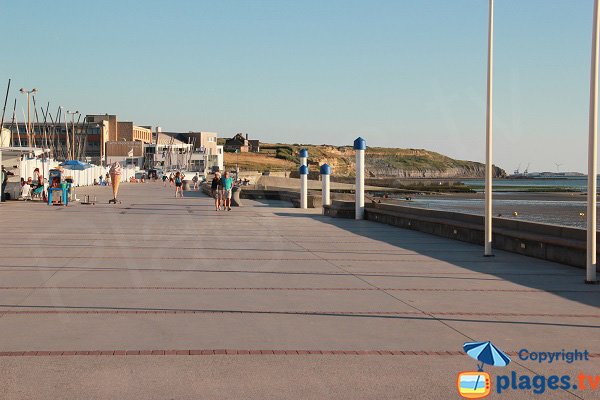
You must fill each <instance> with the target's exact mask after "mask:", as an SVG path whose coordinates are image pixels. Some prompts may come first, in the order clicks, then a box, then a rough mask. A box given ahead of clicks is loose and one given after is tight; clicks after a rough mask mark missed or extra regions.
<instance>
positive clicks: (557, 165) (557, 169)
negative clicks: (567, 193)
mask: <svg viewBox="0 0 600 400" xmlns="http://www.w3.org/2000/svg"><path fill="white" fill-rule="evenodd" d="M554 165H556V172H557V173H559V172H560V166H561V165H562V164H559V163H554Z"/></svg>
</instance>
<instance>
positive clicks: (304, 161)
mask: <svg viewBox="0 0 600 400" xmlns="http://www.w3.org/2000/svg"><path fill="white" fill-rule="evenodd" d="M300 165H306V166H308V150H306V149H302V150H300Z"/></svg>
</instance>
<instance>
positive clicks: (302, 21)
mask: <svg viewBox="0 0 600 400" xmlns="http://www.w3.org/2000/svg"><path fill="white" fill-rule="evenodd" d="M495 3H496V4H495V49H494V59H495V61H494V162H495V164H497V165H498V166H500V167H502V168H505V169H506V170H507V171H509V172H512V171H513V170H514V169H516V168H517V167H518V166H519V165H520V166H521V170H522V169H524V168H525V167H527V165H530V166H529V170H530V171H556V170H557V166H556V164H562V165H560V166H559V167H558V168H559V169H560V171H581V172H585V170H586V168H587V167H586V165H587V137H588V113H589V110H588V109H589V79H590V52H591V36H592V10H593V0H496V2H495ZM487 13H488V1H487V0H389V1H388V0H375V1H367V0H365V1H356V0H341V1H337V0H319V1H313V0H296V1H288V0H272V1H267V0H261V1H255V0H245V1H244V0H239V1H234V0H221V1H201V0H170V1H164V0H163V1H158V0H144V1H142V0H139V1H133V0H102V1H100V0H95V1H91V0H78V1H76V0H53V1H45V0H44V1H41V0H29V1H23V0H0V32H1V35H0V51H1V54H2V59H1V60H0V92H2V93H3V92H4V90H5V88H6V86H5V85H6V83H7V82H8V79H9V78H11V79H12V88H11V93H10V97H9V99H10V100H9V104H12V99H13V98H14V97H15V96H16V97H17V100H18V102H19V103H18V107H19V108H20V107H21V106H23V107H24V106H26V103H25V98H24V96H23V95H21V94H19V93H18V89H19V88H21V87H25V88H28V89H30V88H32V87H36V88H38V90H39V93H38V95H37V101H38V104H46V103H47V102H48V101H49V102H50V108H51V109H54V110H56V108H57V107H58V106H59V105H62V106H65V107H66V108H67V109H77V110H79V111H81V112H82V113H84V114H104V113H110V114H117V115H118V117H119V120H128V121H134V122H135V123H136V124H138V125H152V126H161V127H162V128H163V130H166V131H183V132H186V131H190V130H194V131H199V130H201V131H213V132H218V133H219V135H220V136H221V137H230V136H233V135H234V134H235V133H237V132H244V133H248V134H249V135H250V137H251V138H254V139H260V140H261V141H264V142H282V143H311V144H333V145H346V144H351V143H352V141H353V140H354V139H355V138H356V137H357V136H362V137H364V138H365V139H366V140H367V144H368V145H369V146H385V147H403V148H424V149H428V150H433V151H437V152H440V153H443V154H446V155H448V156H451V157H454V158H459V159H468V160H475V161H483V160H484V158H485V99H486V69H487V65H486V63H487V16H488V14H487ZM9 114H11V113H10V112H7V115H9ZM20 115H22V114H20ZM9 117H10V115H9ZM9 117H5V119H6V118H9Z"/></svg>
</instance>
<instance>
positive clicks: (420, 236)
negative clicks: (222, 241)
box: [275, 212, 600, 308]
mask: <svg viewBox="0 0 600 400" xmlns="http://www.w3.org/2000/svg"><path fill="white" fill-rule="evenodd" d="M275 215H277V216H281V217H286V218H303V219H307V218H310V219H313V220H316V221H318V222H320V223H322V224H326V225H329V226H333V227H335V228H337V229H339V230H340V232H344V233H345V234H347V233H348V232H350V233H352V234H354V235H358V236H361V237H364V238H368V239H370V240H373V241H376V242H381V243H386V244H388V245H390V246H394V247H396V248H398V249H402V250H408V251H410V252H414V253H415V254H416V255H422V256H426V257H428V258H431V259H432V260H437V261H442V262H444V263H447V264H449V265H448V266H447V267H446V268H448V271H447V272H448V273H450V274H451V273H452V272H454V273H456V271H452V269H453V267H457V268H460V269H463V270H467V271H471V272H476V273H479V274H482V275H484V276H479V277H473V278H469V279H474V281H475V282H474V283H473V285H474V286H473V288H474V289H476V288H477V281H478V280H483V279H485V280H489V276H494V277H496V278H497V279H496V280H503V281H506V282H510V283H514V284H516V285H519V286H523V287H525V288H530V289H535V290H539V291H542V292H547V293H552V294H553V295H555V296H559V297H562V298H564V299H567V300H570V301H574V302H577V303H581V304H585V305H589V306H593V307H597V308H600V286H597V285H586V284H584V278H585V270H584V269H581V268H577V267H573V266H569V265H564V264H558V263H554V262H551V261H546V260H541V259H537V258H533V257H528V256H525V255H521V254H516V253H510V252H506V251H501V250H496V251H495V254H496V256H495V257H484V256H483V246H480V245H476V244H472V243H467V242H461V241H455V240H452V239H448V238H445V237H440V236H435V235H431V234H428V233H424V232H419V231H415V230H409V229H404V228H399V227H395V226H391V225H387V224H381V223H377V222H373V221H367V220H363V221H356V220H353V219H342V218H331V217H328V216H324V215H318V214H297V213H284V212H276V213H275ZM332 239H333V238H332ZM452 244H454V245H453V246H451V247H454V248H455V250H448V247H449V245H452ZM438 246H439V247H438ZM316 252H320V250H316ZM374 252H375V254H379V253H380V251H379V250H373V251H367V250H365V251H364V253H369V254H374ZM349 253H356V250H350V251H349ZM359 260H360V258H357V261H359ZM332 261H335V259H333V260H332ZM390 262H393V260H391V261H390ZM397 262H398V263H402V262H403V261H397ZM367 265H369V262H368V261H365V269H364V270H362V271H361V274H364V273H368V268H373V267H370V266H369V267H367ZM371 265H373V264H371ZM440 268H444V267H440ZM412 272H414V270H412ZM466 273H468V272H466ZM399 275H406V276H407V277H411V273H410V272H391V271H390V273H389V276H399ZM486 275H487V276H486ZM419 278H423V279H443V280H448V281H449V282H448V288H452V283H451V282H452V279H451V278H450V277H448V276H447V275H446V274H445V273H444V272H440V273H439V274H435V273H428V274H427V275H426V276H419ZM461 279H462V278H461ZM465 279H466V278H465ZM491 280H494V278H491ZM481 294H482V295H484V294H485V289H482V291H481ZM506 295H507V296H510V293H509V291H507V293H506ZM524 307H526V305H524Z"/></svg>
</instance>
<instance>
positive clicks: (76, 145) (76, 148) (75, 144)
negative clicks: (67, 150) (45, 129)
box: [71, 114, 81, 160]
mask: <svg viewBox="0 0 600 400" xmlns="http://www.w3.org/2000/svg"><path fill="white" fill-rule="evenodd" d="M80 120H81V114H79V115H78V116H77V125H73V126H72V127H71V129H73V151H72V153H73V158H74V159H75V160H79V140H80V138H81V127H80V126H79V121H80ZM76 127H79V134H77V128H76ZM75 138H77V140H75Z"/></svg>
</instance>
